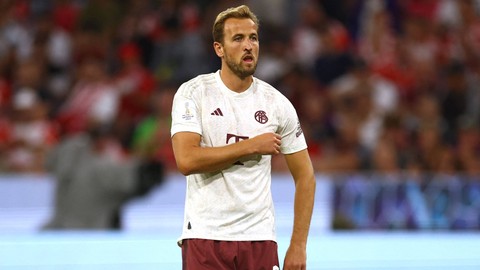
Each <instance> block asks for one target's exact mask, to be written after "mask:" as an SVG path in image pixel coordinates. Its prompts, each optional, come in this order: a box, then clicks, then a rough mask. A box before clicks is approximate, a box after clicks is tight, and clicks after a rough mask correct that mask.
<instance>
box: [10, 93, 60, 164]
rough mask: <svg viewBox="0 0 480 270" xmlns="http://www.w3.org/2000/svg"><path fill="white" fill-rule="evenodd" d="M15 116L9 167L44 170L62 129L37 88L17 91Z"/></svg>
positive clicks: (14, 102) (12, 126)
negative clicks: (53, 119)
mask: <svg viewBox="0 0 480 270" xmlns="http://www.w3.org/2000/svg"><path fill="white" fill-rule="evenodd" d="M11 119H12V122H11V127H10V128H11V130H10V136H9V137H10V138H9V140H8V149H7V153H6V157H7V160H6V170H7V171H9V172H16V173H44V172H45V170H44V162H45V157H46V154H47V152H48V151H49V150H50V149H51V148H52V147H54V146H55V144H56V143H57V140H58V133H57V129H56V128H55V125H54V124H53V123H52V122H51V120H50V119H49V118H48V114H47V110H46V106H45V104H44V103H43V102H42V101H41V100H40V99H39V97H38V95H37V93H36V92H35V91H34V90H32V89H30V88H22V89H19V90H18V91H17V92H16V93H15V96H14V97H13V112H12V118H11Z"/></svg>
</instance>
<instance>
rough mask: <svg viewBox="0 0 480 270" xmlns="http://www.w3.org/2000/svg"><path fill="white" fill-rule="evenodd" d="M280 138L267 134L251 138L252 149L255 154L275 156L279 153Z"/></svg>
mask: <svg viewBox="0 0 480 270" xmlns="http://www.w3.org/2000/svg"><path fill="white" fill-rule="evenodd" d="M281 139H282V137H281V136H280V135H278V134H276V133H273V132H268V133H263V134H261V135H258V136H255V137H253V138H252V142H253V144H254V145H253V149H255V153H256V154H261V155H276V154H279V153H280V145H281V144H282V142H281Z"/></svg>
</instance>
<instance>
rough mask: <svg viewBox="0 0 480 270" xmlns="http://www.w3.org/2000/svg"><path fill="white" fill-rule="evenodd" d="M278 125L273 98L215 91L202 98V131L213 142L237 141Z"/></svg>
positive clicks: (217, 143) (274, 130) (268, 130)
mask: <svg viewBox="0 0 480 270" xmlns="http://www.w3.org/2000/svg"><path fill="white" fill-rule="evenodd" d="M278 128H279V121H278V112H277V109H276V106H275V102H274V100H273V99H272V98H269V97H268V96H264V95H248V96H242V97H232V96H229V95H224V94H222V93H217V94H214V95H211V96H209V97H208V98H205V99H204V100H203V101H202V129H203V131H204V134H203V135H204V138H206V139H207V140H209V141H210V142H211V143H212V144H213V145H222V144H230V143H234V142H238V141H239V140H242V139H248V138H251V137H254V136H256V135H259V134H262V133H265V132H276V131H277V130H278Z"/></svg>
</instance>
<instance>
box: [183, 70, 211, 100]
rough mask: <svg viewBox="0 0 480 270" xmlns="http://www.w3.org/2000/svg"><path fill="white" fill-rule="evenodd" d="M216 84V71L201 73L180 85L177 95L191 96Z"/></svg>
mask: <svg viewBox="0 0 480 270" xmlns="http://www.w3.org/2000/svg"><path fill="white" fill-rule="evenodd" d="M214 84H216V80H215V73H208V74H201V75H198V76H197V77H195V78H193V79H190V80H188V81H186V82H184V83H183V84H182V85H180V88H179V89H178V91H177V95H182V96H185V97H191V96H192V95H194V94H196V93H199V92H201V91H202V90H204V89H207V88H209V87H211V86H212V85H214Z"/></svg>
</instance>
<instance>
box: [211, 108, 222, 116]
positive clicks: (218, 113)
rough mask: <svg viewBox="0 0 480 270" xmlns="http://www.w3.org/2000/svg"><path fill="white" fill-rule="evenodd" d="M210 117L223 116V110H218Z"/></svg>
mask: <svg viewBox="0 0 480 270" xmlns="http://www.w3.org/2000/svg"><path fill="white" fill-rule="evenodd" d="M210 115H218V116H223V113H222V110H220V108H217V109H216V110H215V111H213V112H212V113H211V114H210Z"/></svg>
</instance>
